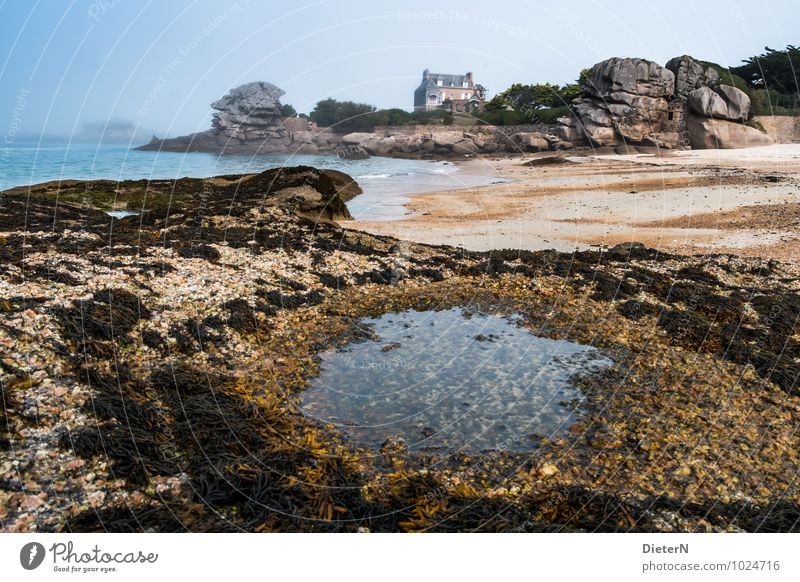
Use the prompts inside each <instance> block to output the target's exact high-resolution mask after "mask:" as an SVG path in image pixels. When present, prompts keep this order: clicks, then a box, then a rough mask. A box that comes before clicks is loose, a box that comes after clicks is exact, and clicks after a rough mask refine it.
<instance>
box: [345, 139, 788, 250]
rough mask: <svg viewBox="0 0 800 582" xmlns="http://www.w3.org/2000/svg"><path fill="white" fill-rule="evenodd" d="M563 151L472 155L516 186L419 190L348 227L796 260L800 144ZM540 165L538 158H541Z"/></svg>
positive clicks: (487, 171)
mask: <svg viewBox="0 0 800 582" xmlns="http://www.w3.org/2000/svg"><path fill="white" fill-rule="evenodd" d="M552 155H553V154H532V155H530V156H526V157H518V158H506V159H480V160H471V161H467V162H462V163H461V164H460V165H461V172H462V173H464V174H470V173H481V174H484V175H490V176H494V177H496V178H497V179H505V180H509V181H510V182H508V183H503V184H491V185H488V186H482V187H477V188H463V187H461V186H460V185H459V184H457V183H454V188H453V190H448V191H443V192H428V193H423V194H412V195H409V197H408V198H409V200H410V201H409V202H408V203H407V205H406V208H407V210H408V214H407V215H406V217H404V218H403V219H399V220H390V221H353V222H350V223H347V224H346V225H345V226H347V227H348V228H355V229H358V230H363V231H366V232H369V233H372V234H382V235H390V236H394V237H397V238H400V239H404V240H409V241H414V242H422V243H429V244H448V245H453V246H460V247H463V248H466V249H469V250H491V249H501V248H515V249H527V250H543V249H557V250H560V251H571V250H573V249H576V248H578V249H587V248H592V247H594V248H596V247H599V246H611V245H615V244H618V243H621V242H629V241H635V242H642V243H644V244H646V245H648V246H652V247H655V248H659V249H662V250H665V251H670V252H678V253H682V254H695V253H734V254H738V255H744V256H760V257H769V258H774V259H778V260H784V261H790V260H793V259H795V258H796V257H797V249H798V240H799V239H800V206H798V204H800V195H798V192H800V189H799V188H798V178H799V177H800V169H798V168H800V164H799V163H798V162H800V145H798V144H788V145H787V144H780V145H774V146H768V147H761V148H747V149H741V150H701V151H687V152H669V153H668V154H667V155H664V156H660V157H658V156H654V155H629V156H621V155H589V156H587V155H574V154H572V153H569V152H568V153H567V154H566V155H565V158H566V160H567V161H566V162H565V163H561V164H546V165H526V163H527V162H530V161H531V160H537V159H540V158H544V157H549V156H552ZM534 163H536V162H534Z"/></svg>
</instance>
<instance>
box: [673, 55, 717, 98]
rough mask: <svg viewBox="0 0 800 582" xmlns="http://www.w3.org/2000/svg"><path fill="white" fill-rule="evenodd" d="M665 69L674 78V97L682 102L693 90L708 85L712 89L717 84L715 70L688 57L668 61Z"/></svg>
mask: <svg viewBox="0 0 800 582" xmlns="http://www.w3.org/2000/svg"><path fill="white" fill-rule="evenodd" d="M666 68H667V69H668V70H669V71H671V72H672V74H673V76H674V77H675V91H674V94H675V97H676V98H677V99H679V100H681V101H683V102H686V101H687V100H688V99H689V93H691V92H692V91H694V90H695V89H698V88H700V87H705V86H709V85H710V86H712V87H714V86H716V85H717V84H718V83H719V73H717V71H716V69H714V68H713V67H711V66H710V65H707V64H705V63H701V62H700V61H698V60H696V59H693V58H692V57H690V56H689V55H683V56H680V57H675V58H673V59H670V60H669V61H667V65H666Z"/></svg>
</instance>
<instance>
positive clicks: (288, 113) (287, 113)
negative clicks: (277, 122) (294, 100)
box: [281, 103, 297, 117]
mask: <svg viewBox="0 0 800 582" xmlns="http://www.w3.org/2000/svg"><path fill="white" fill-rule="evenodd" d="M295 115H297V109H295V108H294V107H292V106H291V105H289V104H288V103H285V104H283V105H281V117H294V116H295Z"/></svg>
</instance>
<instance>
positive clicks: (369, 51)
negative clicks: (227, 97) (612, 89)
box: [0, 0, 800, 138]
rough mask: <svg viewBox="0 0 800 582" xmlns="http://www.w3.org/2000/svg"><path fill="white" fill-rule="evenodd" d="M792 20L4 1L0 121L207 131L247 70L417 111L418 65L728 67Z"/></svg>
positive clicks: (551, 71)
mask: <svg viewBox="0 0 800 582" xmlns="http://www.w3.org/2000/svg"><path fill="white" fill-rule="evenodd" d="M798 22H800V2H798V0H769V1H766V0H746V1H745V0H731V1H729V0H707V1H702V0H693V1H683V0H660V1H658V2H653V1H650V0H638V1H636V2H630V1H627V2H625V1H621V0H619V1H618V0H605V1H597V2H582V1H578V0H575V1H572V2H569V3H565V2H556V1H551V2H529V1H527V0H491V1H488V0H481V1H473V0H459V1H458V2H453V1H449V0H437V1H436V2H430V1H427V2H425V1H419V0H403V1H402V2H385V1H379V0H372V1H371V2H364V1H362V2H357V1H354V0H312V1H307V0H292V1H285V0H262V1H258V0H238V1H225V0H216V1H212V0H193V1H190V0H185V1H179V0H170V1H169V2H167V1H164V0H161V1H156V0H149V1H148V0H71V1H70V0H27V1H22V0H0V124H2V125H0V132H1V133H3V134H5V135H6V137H7V138H8V136H9V135H12V136H22V135H39V134H45V135H53V136H55V135H72V136H77V135H85V134H86V133H87V131H88V132H89V133H91V132H92V131H96V130H97V127H98V126H99V127H101V128H102V127H103V126H105V124H106V123H109V124H110V125H111V126H114V127H117V128H126V127H135V128H137V131H138V132H139V133H141V134H142V136H145V135H146V136H147V137H149V134H152V133H156V134H157V135H159V136H175V135H181V134H185V133H189V132H194V131H202V130H204V129H207V128H208V127H209V124H210V120H211V113H212V110H211V108H210V106H209V104H210V103H211V102H212V101H214V100H216V99H218V98H219V97H221V96H222V95H223V94H225V93H226V92H227V91H228V90H229V89H230V88H232V87H235V86H237V85H240V84H242V83H246V82H250V81H269V82H271V83H274V84H275V85H277V86H279V87H281V88H282V89H283V90H284V91H285V92H286V95H285V96H284V97H283V98H282V101H283V103H291V104H292V105H293V106H294V107H295V108H296V109H297V110H298V111H303V112H308V111H310V110H311V109H312V108H313V107H314V104H315V103H316V102H317V101H319V100H321V99H325V98H328V97H333V98H335V99H343V100H345V99H346V100H353V101H359V102H366V103H371V104H373V105H375V106H377V107H379V108H388V107H400V108H403V109H407V110H410V109H411V108H412V104H413V103H412V99H413V91H414V89H415V88H416V87H417V86H418V85H419V82H420V80H421V76H422V71H423V69H425V68H429V69H430V70H431V71H433V72H441V73H464V72H467V71H472V72H473V73H474V76H475V80H476V82H478V83H481V84H483V85H484V86H485V87H486V88H487V90H488V93H489V95H490V96H491V95H493V94H494V93H496V92H499V91H502V90H503V89H505V88H506V87H508V86H509V85H511V84H512V83H515V82H521V83H538V82H552V83H559V84H563V83H567V82H572V81H574V80H575V79H576V78H577V76H578V73H579V71H580V70H581V69H582V68H585V67H588V66H591V65H592V64H594V63H596V62H599V61H601V60H604V59H606V58H609V57H612V56H628V57H642V58H647V59H650V60H654V61H656V62H658V63H661V64H664V63H666V61H667V60H669V59H670V58H671V57H674V56H678V55H682V54H690V55H693V56H695V57H697V58H700V59H702V60H708V61H715V62H718V63H720V64H722V65H725V66H735V65H737V64H739V63H740V62H741V60H742V59H744V58H747V57H749V56H751V55H754V54H757V53H760V52H762V50H763V48H764V46H770V47H772V48H783V47H785V46H786V45H787V44H800V42H798V41H800V38H797V37H796V36H794V37H793V36H792V34H793V32H794V33H795V34H796V29H797V23H798ZM3 125H4V126H5V127H2V126H3Z"/></svg>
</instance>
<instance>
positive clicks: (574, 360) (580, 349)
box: [303, 309, 612, 451]
mask: <svg viewBox="0 0 800 582" xmlns="http://www.w3.org/2000/svg"><path fill="white" fill-rule="evenodd" d="M360 325H361V326H363V328H364V330H365V331H366V332H368V333H369V339H367V340H365V341H360V342H355V343H351V344H349V345H347V346H345V347H343V348H340V349H338V350H332V351H329V352H326V353H324V354H321V358H322V361H321V363H320V374H319V377H317V378H315V379H314V380H312V382H311V383H310V385H309V387H308V389H307V390H306V391H305V392H304V393H303V410H304V411H305V413H306V414H309V415H311V416H313V417H315V418H317V419H320V420H322V421H323V422H329V423H333V424H335V425H336V426H338V427H339V428H340V429H341V430H342V431H344V432H346V433H348V434H349V435H350V436H351V437H352V438H354V439H355V440H356V441H358V442H359V443H361V444H363V445H366V446H369V447H373V448H378V447H380V445H381V443H383V442H384V441H385V440H386V439H387V438H390V437H402V438H403V439H404V440H405V442H406V444H407V446H408V447H409V448H411V449H436V450H447V451H452V450H485V449H506V450H528V449H530V448H532V447H533V446H535V443H536V442H537V441H538V440H539V439H541V438H542V437H553V436H555V435H559V434H562V433H564V432H565V431H566V430H567V428H568V427H569V426H570V425H571V424H572V423H573V422H575V421H576V420H577V419H578V413H577V412H576V410H575V403H576V402H579V401H580V400H582V398H583V393H582V392H581V390H580V389H579V388H577V387H576V386H575V384H574V382H573V380H574V379H575V377H576V375H581V374H591V373H593V372H596V371H598V370H600V369H602V368H605V367H607V366H610V365H611V364H612V361H611V360H610V359H608V358H607V357H606V356H605V355H604V354H603V353H602V352H601V351H599V350H597V349H596V348H594V347H592V346H586V345H580V344H576V343H571V342H568V341H565V340H552V339H549V338H544V337H538V336H536V335H533V334H532V333H531V332H530V331H528V330H527V329H525V328H523V327H520V326H518V325H517V324H516V323H515V322H514V321H513V319H509V318H507V317H499V316H497V315H492V314H485V313H481V312H478V311H475V310H462V309H449V310H442V311H414V310H410V311H403V312H399V313H387V314H386V315H383V316H381V317H377V318H366V319H363V320H361V322H360Z"/></svg>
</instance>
